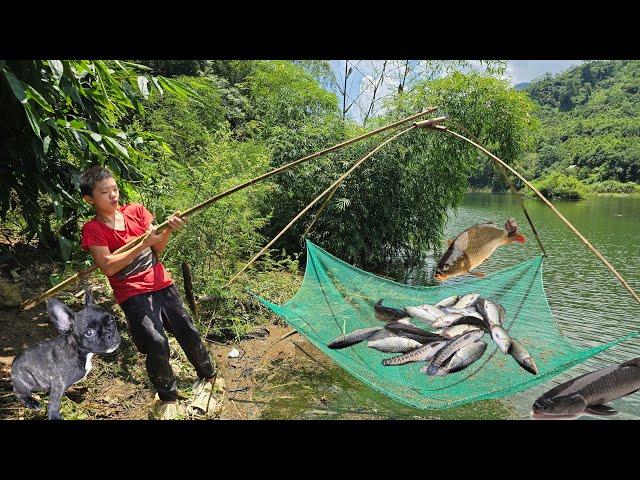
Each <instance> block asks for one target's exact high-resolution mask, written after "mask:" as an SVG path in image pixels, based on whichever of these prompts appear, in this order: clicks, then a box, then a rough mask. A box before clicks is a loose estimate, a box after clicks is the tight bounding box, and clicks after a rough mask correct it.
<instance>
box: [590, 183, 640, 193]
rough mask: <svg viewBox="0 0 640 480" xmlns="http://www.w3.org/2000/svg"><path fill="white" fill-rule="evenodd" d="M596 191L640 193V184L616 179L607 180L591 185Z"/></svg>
mask: <svg viewBox="0 0 640 480" xmlns="http://www.w3.org/2000/svg"><path fill="white" fill-rule="evenodd" d="M590 188H591V191H592V192H594V193H640V185H638V184H637V183H634V182H627V183H623V182H618V181H616V180H605V181H603V182H598V183H595V184H593V185H590Z"/></svg>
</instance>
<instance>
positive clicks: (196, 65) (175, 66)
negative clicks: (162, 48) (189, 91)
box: [136, 60, 208, 77]
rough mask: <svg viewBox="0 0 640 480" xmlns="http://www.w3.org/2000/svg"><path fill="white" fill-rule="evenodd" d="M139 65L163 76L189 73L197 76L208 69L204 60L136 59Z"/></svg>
mask: <svg viewBox="0 0 640 480" xmlns="http://www.w3.org/2000/svg"><path fill="white" fill-rule="evenodd" d="M136 62H137V63H139V64H141V65H146V66H147V67H149V68H151V69H152V70H153V73H154V74H156V75H162V76H164V77H178V76H181V75H189V76H192V77H199V76H202V75H204V74H205V73H206V72H207V69H208V62H207V61H206V60H136Z"/></svg>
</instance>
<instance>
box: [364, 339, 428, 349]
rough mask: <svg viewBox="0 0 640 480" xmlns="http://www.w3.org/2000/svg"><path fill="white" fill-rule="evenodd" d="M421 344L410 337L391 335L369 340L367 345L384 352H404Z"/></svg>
mask: <svg viewBox="0 0 640 480" xmlns="http://www.w3.org/2000/svg"><path fill="white" fill-rule="evenodd" d="M421 346H422V343H420V342H418V341H416V340H412V339H411V338H404V337H398V336H397V335H392V336H390V337H386V338H382V339H380V340H370V341H369V342H367V347H369V348H374V349H376V350H379V351H381V352H385V353H406V352H409V351H411V350H415V349H416V348H419V347H421Z"/></svg>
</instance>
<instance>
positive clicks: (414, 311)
mask: <svg viewBox="0 0 640 480" xmlns="http://www.w3.org/2000/svg"><path fill="white" fill-rule="evenodd" d="M403 310H404V311H405V312H407V313H408V314H409V315H410V316H411V317H413V318H417V319H418V320H422V321H423V322H427V323H433V322H434V321H436V320H437V319H438V318H440V317H443V316H444V315H446V313H445V312H443V311H442V310H440V309H439V308H436V307H434V306H433V305H420V306H408V307H404V309H403Z"/></svg>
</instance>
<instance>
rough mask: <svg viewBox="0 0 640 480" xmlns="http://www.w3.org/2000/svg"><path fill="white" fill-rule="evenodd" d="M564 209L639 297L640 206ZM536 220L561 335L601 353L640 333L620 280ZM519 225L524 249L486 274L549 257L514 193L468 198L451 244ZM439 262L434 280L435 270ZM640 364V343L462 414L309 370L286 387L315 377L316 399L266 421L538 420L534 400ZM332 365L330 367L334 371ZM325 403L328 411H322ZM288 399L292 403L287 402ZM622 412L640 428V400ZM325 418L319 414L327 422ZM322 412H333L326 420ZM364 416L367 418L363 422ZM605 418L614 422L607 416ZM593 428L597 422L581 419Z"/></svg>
mask: <svg viewBox="0 0 640 480" xmlns="http://www.w3.org/2000/svg"><path fill="white" fill-rule="evenodd" d="M554 204H555V205H556V207H557V208H558V209H559V210H560V211H561V212H562V214H563V215H564V216H565V217H566V218H567V219H568V220H569V221H570V222H571V223H572V224H573V225H574V226H575V227H576V228H577V229H578V230H580V231H581V232H582V234H583V235H584V236H585V237H586V238H587V239H588V240H589V241H590V242H591V243H592V244H593V245H594V246H595V247H596V248H597V249H598V250H599V251H600V252H601V253H602V254H603V255H604V256H605V258H607V259H608V260H609V262H610V263H611V264H612V265H613V266H614V268H616V269H617V270H618V272H619V273H620V274H621V275H622V276H623V277H624V278H625V279H626V280H627V282H628V283H629V284H630V285H631V287H632V288H633V289H634V290H635V291H636V292H640V269H639V268H638V267H639V266H640V198H638V197H604V196H602V197H593V198H589V199H586V200H581V201H572V202H569V201H554ZM525 205H526V208H527V210H528V211H529V215H530V216H531V218H532V219H533V222H534V225H535V226H536V230H537V231H538V234H539V236H540V238H541V240H542V243H543V245H544V247H545V250H546V252H547V255H548V257H547V258H545V260H544V267H543V281H544V286H545V291H546V294H547V298H548V300H549V304H550V307H551V311H552V313H553V315H554V318H555V321H556V322H557V324H558V326H559V328H560V330H561V331H562V333H563V334H564V335H565V336H566V337H568V339H569V340H570V341H571V343H573V344H575V345H577V346H579V347H590V346H595V345H600V344H602V343H606V342H609V341H611V340H614V339H617V338H619V337H621V336H623V335H625V334H626V333H630V332H633V331H637V330H640V305H638V304H637V303H636V302H635V300H634V299H633V297H631V295H630V294H629V292H627V290H626V289H625V288H624V287H623V286H622V285H621V284H620V282H619V281H618V280H617V279H616V278H615V277H614V275H613V274H612V273H611V272H610V271H609V270H608V269H607V268H606V267H605V266H604V264H602V263H601V262H600V260H598V259H597V258H596V257H595V255H594V254H593V253H591V251H590V250H588V249H587V247H586V246H585V245H584V244H583V243H582V242H581V241H580V240H579V239H578V238H577V237H576V236H575V235H574V234H573V233H572V232H571V231H570V230H569V229H568V228H567V227H566V225H565V224H564V223H563V222H562V221H561V220H560V219H559V218H558V217H557V216H556V215H555V214H554V213H553V212H552V211H551V210H550V209H549V208H548V207H547V206H546V205H545V204H544V203H542V202H541V201H539V200H535V199H527V200H525ZM510 216H512V217H515V218H516V220H517V222H518V225H519V230H520V232H521V233H522V234H524V235H525V237H526V238H527V242H526V243H525V244H512V245H507V246H504V247H500V248H498V249H497V250H496V252H495V253H494V254H493V255H492V257H491V258H490V259H489V260H487V261H486V262H485V263H484V264H483V265H482V266H481V267H480V270H481V271H483V272H485V273H492V272H495V271H499V270H503V269H505V268H507V267H510V266H513V265H515V264H517V263H520V262H523V261H525V260H528V259H531V258H532V257H535V256H537V255H540V254H541V251H540V248H539V247H538V244H537V242H536V240H535V238H534V236H533V233H532V231H531V228H530V227H529V225H528V223H527V221H526V218H525V217H524V215H523V213H522V210H521V209H520V207H519V205H518V203H517V201H516V199H515V198H514V197H513V196H512V195H511V194H490V193H469V194H467V195H466V197H465V200H464V202H463V204H462V205H461V206H460V207H459V208H458V209H457V210H456V211H452V212H451V215H450V217H449V222H448V225H447V227H446V231H445V233H446V235H447V237H450V238H454V237H455V236H456V235H457V234H458V233H460V232H461V231H462V230H464V229H466V228H468V227H470V226H471V225H474V224H476V223H479V222H482V221H493V222H495V223H497V224H498V225H502V224H504V221H505V220H506V219H507V218H508V217H510ZM436 261H437V259H435V258H432V259H430V260H429V261H428V264H427V265H426V266H425V271H428V270H430V269H431V268H433V265H434V263H435V262H436ZM638 356H640V338H634V339H631V340H628V341H626V342H625V343H623V344H620V345H617V346H615V347H613V348H612V349H610V350H608V351H606V352H603V353H601V354H600V355H598V356H596V357H593V358H591V359H589V360H588V361H586V362H584V363H582V364H580V365H578V366H576V367H574V368H572V369H570V370H567V371H566V372H564V373H563V374H561V375H558V376H556V377H554V378H553V379H551V380H549V381H547V382H544V383H541V384H540V385H537V386H535V387H533V388H530V389H529V390H526V391H524V392H521V393H519V394H516V395H513V396H511V397H507V398H504V399H501V400H497V401H490V402H476V403H471V404H468V405H465V406H464V407H461V408H458V409H452V410H448V411H437V412H424V411H420V410H416V409H412V408H407V407H405V406H403V405H399V404H397V403H396V402H393V401H391V400H389V399H387V398H386V397H383V396H382V395H380V394H378V393H376V392H374V391H372V390H371V389H369V388H367V387H365V386H363V385H362V384H361V383H360V382H358V381H357V380H355V379H353V378H352V377H350V375H349V374H347V373H346V372H344V371H343V370H341V369H339V368H338V367H336V366H332V365H333V364H331V363H330V362H328V363H329V365H330V366H329V367H327V368H326V371H325V372H322V374H319V372H318V370H317V368H316V369H314V368H313V367H310V371H309V372H305V371H304V369H302V370H300V371H296V372H288V373H286V374H285V376H284V377H283V378H280V379H279V381H280V382H286V381H287V380H289V381H291V378H292V377H296V379H295V380H294V384H297V385H298V387H300V385H303V387H302V388H303V389H304V388H306V387H310V385H304V384H305V383H308V382H309V381H311V379H312V378H313V387H311V388H307V389H306V390H307V391H312V392H314V394H313V395H310V396H309V397H308V398H306V397H304V396H300V392H301V391H302V390H301V389H300V388H298V387H296V388H293V389H289V390H288V394H289V395H288V396H289V398H293V401H291V400H290V401H289V402H288V403H287V402H284V403H281V404H278V405H276V404H274V408H273V409H272V410H271V411H269V410H268V411H267V412H266V416H267V417H276V418H277V417H279V418H352V417H353V415H352V414H349V413H348V412H349V409H351V411H352V412H353V413H355V412H354V405H357V406H358V409H357V412H361V413H362V414H365V412H368V413H367V414H366V415H367V416H368V415H369V414H371V415H372V418H434V417H437V418H523V419H524V418H529V412H530V410H531V405H532V403H533V401H534V400H535V399H536V398H537V397H538V396H539V395H541V394H542V393H544V392H546V391H547V390H549V389H551V388H553V387H554V386H556V385H558V384H560V383H563V382H565V381H567V380H569V379H571V378H574V377H576V376H579V375H582V374H583V373H587V372H590V371H593V370H596V369H599V368H602V367H605V366H610V365H612V364H619V363H622V362H624V361H626V360H629V359H631V358H634V357H638ZM325 363H326V362H325ZM318 396H323V398H324V400H323V403H322V404H318V403H317V398H318ZM285 397H287V395H285ZM608 405H610V406H611V407H613V408H614V409H615V410H618V411H619V412H620V414H619V415H617V416H614V417H609V418H613V419H640V392H638V393H636V394H633V395H629V396H627V397H624V398H622V399H619V400H615V401H613V402H611V403H609V404H608ZM318 412H320V413H318ZM322 412H325V413H324V414H323V413H322ZM356 417H358V415H356ZM600 418H602V419H604V418H605V417H600ZM582 419H585V420H592V419H593V417H582Z"/></svg>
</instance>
